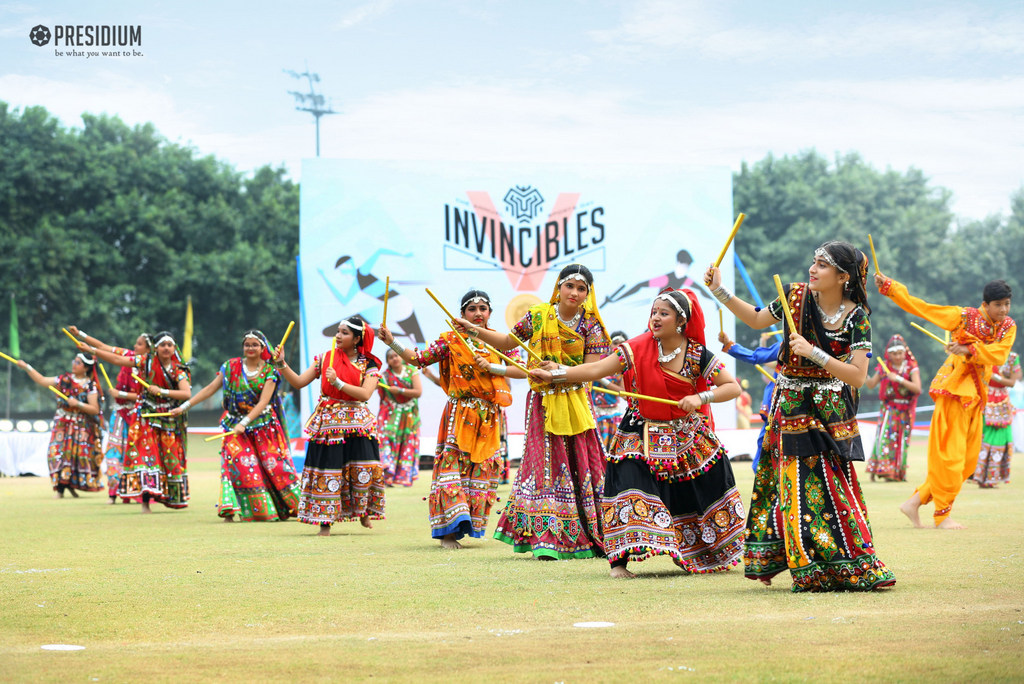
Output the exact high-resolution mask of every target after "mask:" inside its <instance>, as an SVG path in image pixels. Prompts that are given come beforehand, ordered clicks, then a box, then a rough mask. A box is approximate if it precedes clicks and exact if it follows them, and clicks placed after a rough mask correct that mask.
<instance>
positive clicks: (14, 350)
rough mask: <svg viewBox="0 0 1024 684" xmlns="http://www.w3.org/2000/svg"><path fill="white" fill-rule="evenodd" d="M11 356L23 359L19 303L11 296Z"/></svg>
mask: <svg viewBox="0 0 1024 684" xmlns="http://www.w3.org/2000/svg"><path fill="white" fill-rule="evenodd" d="M11 356H13V357H14V358H16V359H20V358H21V344H20V343H19V342H18V303H17V302H16V301H14V295H13V294H12V295H11Z"/></svg>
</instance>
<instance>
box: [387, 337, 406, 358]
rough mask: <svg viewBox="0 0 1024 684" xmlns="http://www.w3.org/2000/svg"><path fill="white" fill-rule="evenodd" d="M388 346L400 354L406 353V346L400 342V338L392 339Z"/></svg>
mask: <svg viewBox="0 0 1024 684" xmlns="http://www.w3.org/2000/svg"><path fill="white" fill-rule="evenodd" d="M388 346H389V347H391V351H393V352H395V353H396V354H398V355H399V356H402V355H403V354H404V353H405V347H403V346H402V345H400V344H398V340H391V344H389V345H388Z"/></svg>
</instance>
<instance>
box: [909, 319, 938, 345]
mask: <svg viewBox="0 0 1024 684" xmlns="http://www.w3.org/2000/svg"><path fill="white" fill-rule="evenodd" d="M910 325H912V326H913V327H915V328H917V329H918V330H920V331H921V332H923V333H924V334H925V335H927V336H928V337H930V338H932V339H933V340H935V341H936V342H938V343H939V344H941V345H942V346H943V347H945V346H946V343H945V342H943V341H942V338H941V337H939V336H938V335H936V334H935V333H933V332H931V331H930V330H925V329H924V328H922V327H921V326H919V325H918V324H917V323H915V322H914V321H911V322H910Z"/></svg>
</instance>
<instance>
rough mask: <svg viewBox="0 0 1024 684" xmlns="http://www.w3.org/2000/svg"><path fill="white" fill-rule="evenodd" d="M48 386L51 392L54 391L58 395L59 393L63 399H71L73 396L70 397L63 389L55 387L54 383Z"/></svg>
mask: <svg viewBox="0 0 1024 684" xmlns="http://www.w3.org/2000/svg"><path fill="white" fill-rule="evenodd" d="M46 387H47V388H48V389H49V390H50V391H51V392H53V393H54V394H56V395H57V396H58V397H60V398H61V399H63V400H64V401H71V398H70V397H68V395H66V394H64V393H63V392H61V391H60V390H59V389H57V388H56V387H54V386H53V385H47V386H46Z"/></svg>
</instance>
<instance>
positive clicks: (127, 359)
mask: <svg viewBox="0 0 1024 684" xmlns="http://www.w3.org/2000/svg"><path fill="white" fill-rule="evenodd" d="M78 346H79V347H80V348H82V349H84V350H85V351H87V352H89V353H90V354H93V355H94V356H95V357H96V358H98V359H99V360H101V361H106V362H108V363H112V364H114V365H115V366H134V365H135V357H134V356H121V355H120V354H117V353H115V352H112V351H107V350H106V349H103V348H101V347H94V346H93V345H91V344H84V343H80V344H79V345H78Z"/></svg>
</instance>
